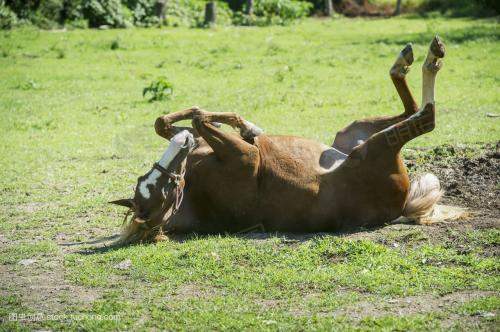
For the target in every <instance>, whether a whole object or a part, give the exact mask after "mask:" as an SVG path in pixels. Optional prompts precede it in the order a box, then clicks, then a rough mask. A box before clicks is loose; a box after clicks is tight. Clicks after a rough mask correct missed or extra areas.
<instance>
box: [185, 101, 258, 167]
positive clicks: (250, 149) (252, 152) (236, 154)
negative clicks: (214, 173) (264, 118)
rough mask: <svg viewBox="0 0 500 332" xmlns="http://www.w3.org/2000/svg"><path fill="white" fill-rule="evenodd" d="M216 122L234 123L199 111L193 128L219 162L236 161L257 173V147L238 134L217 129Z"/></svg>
mask: <svg viewBox="0 0 500 332" xmlns="http://www.w3.org/2000/svg"><path fill="white" fill-rule="evenodd" d="M222 114H224V113H222ZM238 118H239V117H238ZM216 120H218V121H221V122H224V123H228V124H231V123H232V120H230V118H229V117H226V116H221V114H216V113H210V112H205V111H202V110H198V111H196V113H195V114H194V116H193V128H194V129H195V130H196V131H197V132H198V133H199V134H200V136H201V137H203V139H204V140H205V141H206V142H207V143H208V145H210V147H211V148H212V149H213V150H214V152H215V155H216V156H217V157H218V159H219V160H221V161H226V162H229V161H236V162H237V163H241V164H242V166H243V164H248V165H247V166H250V167H251V168H255V171H256V170H257V168H256V167H257V165H258V157H259V151H258V149H257V147H255V146H254V145H252V144H250V143H248V142H246V141H245V140H244V139H242V138H241V137H240V136H238V135H236V134H233V133H227V132H224V131H222V130H221V129H219V128H217V127H215V126H214V125H213V124H212V122H213V121H216Z"/></svg>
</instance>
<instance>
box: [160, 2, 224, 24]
mask: <svg viewBox="0 0 500 332" xmlns="http://www.w3.org/2000/svg"><path fill="white" fill-rule="evenodd" d="M205 3H206V2H205V1H200V0H170V1H169V2H168V5H167V12H166V16H167V17H166V22H165V23H166V24H167V25H170V26H189V27H202V26H204V20H205V14H204V11H205ZM232 16H233V15H232V12H231V9H229V6H228V5H227V3H225V2H222V1H218V2H217V22H216V23H217V25H228V24H231V20H232Z"/></svg>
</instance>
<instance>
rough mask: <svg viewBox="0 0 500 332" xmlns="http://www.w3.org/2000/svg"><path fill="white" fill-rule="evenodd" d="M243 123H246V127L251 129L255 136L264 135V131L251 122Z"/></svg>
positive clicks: (245, 121)
mask: <svg viewBox="0 0 500 332" xmlns="http://www.w3.org/2000/svg"><path fill="white" fill-rule="evenodd" d="M243 122H244V123H245V126H247V128H250V131H251V132H252V134H253V135H254V136H259V135H261V134H263V133H264V130H262V129H261V128H259V127H257V126H256V125H254V124H253V123H251V122H250V121H247V120H243Z"/></svg>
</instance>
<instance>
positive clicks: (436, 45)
mask: <svg viewBox="0 0 500 332" xmlns="http://www.w3.org/2000/svg"><path fill="white" fill-rule="evenodd" d="M430 51H431V52H432V54H434V56H435V57H437V58H444V55H445V53H446V50H445V48H444V44H443V42H442V41H441V39H440V38H439V36H435V37H434V39H432V42H431V46H430Z"/></svg>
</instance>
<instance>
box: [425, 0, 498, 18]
mask: <svg viewBox="0 0 500 332" xmlns="http://www.w3.org/2000/svg"><path fill="white" fill-rule="evenodd" d="M420 10H421V11H422V12H428V11H439V12H441V13H442V14H445V15H450V16H492V15H496V14H498V13H500V2H499V1H498V0H425V1H424V2H423V3H422V5H421V6H420Z"/></svg>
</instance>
